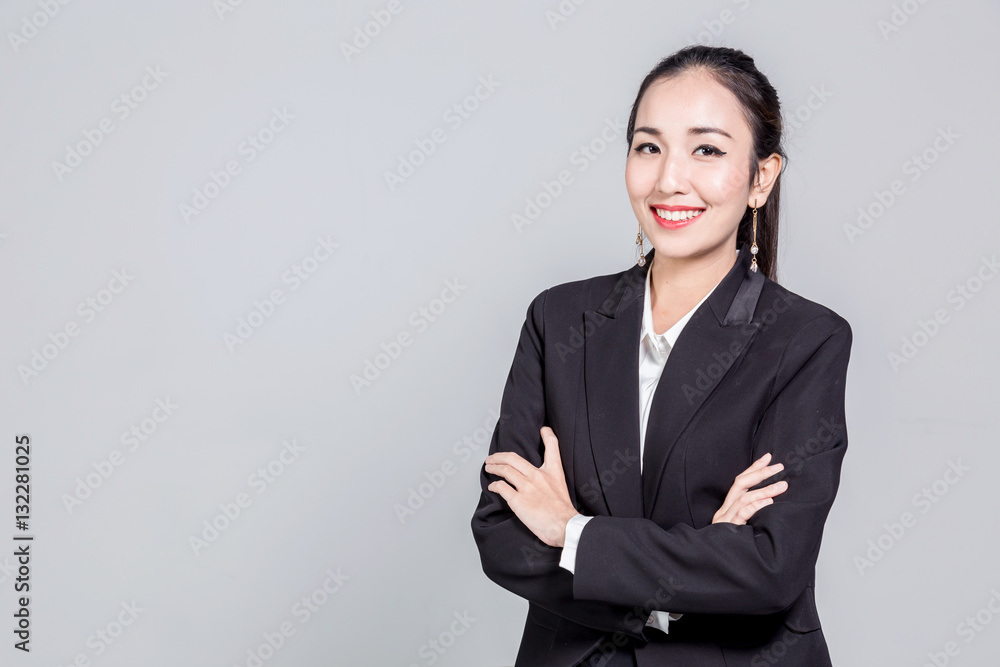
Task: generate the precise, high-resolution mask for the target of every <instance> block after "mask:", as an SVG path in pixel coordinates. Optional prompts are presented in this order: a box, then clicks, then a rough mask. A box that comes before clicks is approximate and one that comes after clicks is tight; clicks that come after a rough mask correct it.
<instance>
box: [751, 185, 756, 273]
mask: <svg viewBox="0 0 1000 667" xmlns="http://www.w3.org/2000/svg"><path fill="white" fill-rule="evenodd" d="M750 255H751V256H752V257H753V260H751V262H750V270H751V271H756V270H757V200H756V199H754V200H753V243H752V244H751V245H750Z"/></svg>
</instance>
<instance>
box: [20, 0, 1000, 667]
mask: <svg viewBox="0 0 1000 667" xmlns="http://www.w3.org/2000/svg"><path fill="white" fill-rule="evenodd" d="M998 27H1000V6H998V5H997V3H996V2H992V1H986V0H978V1H976V0H960V1H955V2H918V1H917V0H905V1H897V2H888V1H879V2H860V1H857V0H852V1H849V2H840V3H803V2H793V1H792V0H769V1H768V2H761V1H759V0H738V1H730V0H712V1H711V2H698V3H694V2H689V3H680V2H652V1H642V2H639V1H635V2H615V3H612V2H606V1H603V2H602V1H598V0H589V1H587V2H580V1H579V0H577V1H575V2H574V1H573V0H564V1H563V2H558V1H557V0H549V1H539V2H528V1H520V2H492V3H473V2H458V1H456V0H453V1H450V2H445V1H441V0H439V1H433V0H424V1H420V2H415V1H412V0H398V2H388V1H386V2H382V1H375V2H337V3H330V2H319V1H316V0H313V1H309V0H298V1H287V2H262V1H260V0H246V1H244V2H239V1H238V0H220V1H217V2H212V1H211V0H199V1H197V2H194V1H190V0H189V1H182V2H158V3H153V2H122V1H119V2H104V3H94V2H85V1H83V0H80V1H78V2H67V3H66V4H63V3H62V2H60V1H59V0H9V1H8V2H5V3H3V5H2V7H0V36H2V43H0V281H2V290H0V318H2V322H3V325H2V327H0V391H2V400H0V420H2V432H0V437H2V440H3V446H2V447H0V471H2V475H0V498H3V499H5V501H4V503H2V504H0V515H2V516H3V517H4V518H3V520H2V521H0V525H3V526H5V528H4V529H3V530H0V539H2V540H3V542H4V546H3V547H2V549H0V554H2V555H0V566H2V567H0V611H2V614H0V616H2V618H4V619H6V621H4V622H3V624H2V625H0V630H2V636H3V637H5V640H4V645H3V646H2V648H0V651H2V655H3V656H4V657H2V658H0V662H2V663H3V664H5V665H7V664H10V665H46V666H54V665H60V666H63V665H69V664H72V663H73V662H74V661H76V662H77V664H80V665H84V664H93V665H100V666H101V667H112V666H119V665H122V666H124V665H148V666H164V667H165V666H167V665H177V664H196V665H226V666H228V665H241V666H247V667H252V666H253V665H260V664H264V665H268V667H270V666H272V665H273V666H279V665H379V666H381V665H386V666H389V665H401V666H411V665H418V666H423V665H445V666H450V665H454V666H462V667H500V666H502V665H511V664H513V662H514V656H515V654H516V651H517V646H518V642H519V639H520V634H521V629H522V627H523V623H524V615H525V612H526V610H527V603H526V601H525V600H523V599H519V598H517V597H515V596H514V595H512V594H510V593H508V592H507V591H505V590H503V589H501V588H500V587H498V586H496V585H494V584H493V583H492V582H491V581H489V580H488V579H487V578H486V577H485V575H483V573H482V570H481V567H480V562H479V554H478V552H477V550H476V547H475V543H474V541H473V539H472V533H471V530H470V528H469V521H470V519H471V516H472V512H473V510H474V509H475V506H476V504H477V500H478V496H479V492H480V489H479V479H478V475H479V468H480V465H481V464H482V459H483V458H484V457H485V455H486V448H487V447H488V441H489V436H490V435H491V434H492V426H493V424H494V423H495V417H494V416H493V415H494V414H495V412H496V410H497V409H498V408H499V404H500V397H501V392H502V389H503V385H504V381H505V379H506V375H507V371H508V369H509V367H510V363H511V360H512V358H513V354H514V349H515V346H516V342H517V335H518V331H519V329H520V327H521V324H522V323H523V321H524V316H525V311H526V308H527V305H528V303H529V302H530V300H531V299H532V298H533V297H534V296H535V295H536V294H538V293H539V292H540V291H542V290H543V289H545V288H547V287H550V286H552V285H555V284H558V283H561V282H566V281H570V280H578V279H582V278H587V277H591V276H596V275H601V274H607V273H614V272H618V271H622V270H625V269H627V268H628V267H629V266H630V265H631V264H632V262H634V261H635V245H634V240H635V235H636V228H637V225H636V221H635V216H634V214H633V212H632V210H631V208H630V206H629V202H628V198H627V195H626V191H625V185H624V160H625V155H626V152H627V145H626V142H625V136H624V125H625V123H626V121H627V119H628V115H629V110H630V106H631V104H632V101H633V99H634V96H635V94H636V91H637V89H638V85H639V83H640V82H641V80H642V78H643V77H644V76H645V74H646V72H648V71H649V70H650V69H651V68H652V67H653V66H654V65H655V64H656V62H657V61H658V60H659V59H661V58H662V57H664V56H666V55H668V54H669V53H671V52H673V51H675V50H677V49H679V48H681V47H683V46H685V45H687V44H690V43H695V42H700V43H705V44H713V45H723V46H732V47H736V48H740V49H743V50H744V51H746V52H747V53H749V54H750V55H751V56H753V58H754V59H755V61H756V63H757V65H758V67H759V68H760V69H761V70H762V71H763V72H764V73H765V74H766V75H767V76H768V77H769V79H770V81H771V82H772V83H773V85H774V86H775V87H776V88H777V90H778V92H779V94H780V96H781V100H782V104H783V110H784V115H785V123H786V130H787V133H786V137H785V141H786V149H787V152H788V156H789V163H788V166H787V169H786V171H785V173H784V177H783V187H782V209H783V210H782V216H783V217H782V223H781V224H782V228H781V246H780V256H779V258H778V262H779V276H778V278H779V282H781V283H782V284H784V285H785V286H786V287H788V288H789V289H791V290H792V291H793V292H796V293H798V294H800V295H802V296H804V297H806V298H809V299H811V300H814V301H818V302H819V303H822V304H823V305H825V306H828V307H829V308H832V309H833V310H835V311H836V312H838V313H839V314H841V315H842V316H843V317H845V318H846V319H847V320H848V321H849V322H850V324H851V326H852V328H853V331H854V346H853V351H852V356H851V364H850V370H849V376H848V389H847V415H848V433H849V448H848V454H847V457H846V460H845V463H844V470H843V479H842V485H841V489H840V493H839V495H838V498H837V501H836V503H835V504H834V507H833V511H832V513H831V515H830V518H829V521H828V522H827V526H826V532H825V535H824V541H823V546H822V552H821V554H820V558H819V564H818V571H817V582H816V596H817V600H818V607H819V611H820V615H821V619H822V622H823V627H824V632H825V633H826V636H827V638H828V642H829V645H830V650H831V653H832V655H833V658H834V662H835V663H837V664H840V665H887V664H893V665H895V664H900V665H902V664H907V665H920V664H927V663H930V664H933V663H932V657H931V656H935V655H936V656H937V658H936V659H937V660H939V661H940V660H942V659H946V660H947V662H948V664H962V665H985V664H987V661H988V656H996V655H997V654H998V652H1000V619H996V618H995V616H996V612H997V611H1000V574H997V571H996V567H995V564H996V551H997V547H998V546H1000V537H998V535H997V532H996V529H995V525H996V521H995V517H994V516H993V510H992V508H993V506H994V505H995V502H994V499H995V495H994V492H993V489H994V488H995V470H996V464H997V461H998V458H1000V454H998V451H997V446H996V445H997V435H996V434H997V427H998V426H1000V421H998V410H997V392H996V377H997V370H998V364H997V361H998V353H997V347H996V332H997V327H998V325H1000V319H998V313H1000V310H998V308H997V305H998V295H1000V278H997V275H996V274H997V271H998V270H1000V267H998V265H997V264H996V261H997V260H996V257H997V252H998V246H1000V225H998V222H1000V220H998V217H997V212H996V205H995V202H996V197H997V192H998V190H997V185H996V183H997V177H998V175H1000V173H998V168H997V158H996V156H997V153H998V150H1000V141H998V139H1000V132H998V129H997V110H998V102H1000V94H998V92H997V88H996V86H995V80H996V72H997V71H998V66H1000V46H998V43H1000V42H998V39H997V38H998V36H1000V35H998ZM560 174H562V178H563V180H564V181H565V182H564V183H559V178H560ZM23 434H27V435H29V436H30V439H31V443H32V444H31V450H30V451H31V454H30V458H31V461H30V473H29V474H30V485H31V488H30V507H31V510H30V520H29V522H28V527H27V530H23V531H22V530H18V529H17V527H16V524H15V501H14V498H15V488H14V487H15V477H14V466H15V449H14V447H15V445H14V440H15V437H16V436H18V435H23ZM949 471H950V472H949ZM15 535H22V536H23V535H33V536H34V538H35V539H34V541H33V542H32V552H31V553H32V558H31V563H30V586H31V589H30V612H31V643H30V646H31V652H30V653H28V654H25V653H22V652H21V651H17V650H15V649H14V647H13V644H14V641H15V637H14V634H13V629H14V619H13V613H14V612H15V609H16V607H17V598H18V597H19V596H20V595H21V594H19V593H17V592H16V591H15V588H14V586H15V583H16V579H17V577H18V573H17V569H16V565H17V563H16V562H15V558H14V556H13V550H14V548H15V546H14V545H15V542H14V540H13V537H14V536H15ZM942 656H944V658H942ZM937 664H943V663H940V662H939V663H937Z"/></svg>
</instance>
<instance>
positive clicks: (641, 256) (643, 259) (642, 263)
mask: <svg viewBox="0 0 1000 667" xmlns="http://www.w3.org/2000/svg"><path fill="white" fill-rule="evenodd" d="M635 244H636V245H637V246H639V260H638V262H637V263H638V264H639V266H646V255H645V254H644V253H643V251H642V225H639V233H638V234H636V235H635Z"/></svg>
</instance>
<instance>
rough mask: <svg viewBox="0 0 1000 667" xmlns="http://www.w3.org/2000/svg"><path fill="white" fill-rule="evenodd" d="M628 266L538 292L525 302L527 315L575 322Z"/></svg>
mask: <svg viewBox="0 0 1000 667" xmlns="http://www.w3.org/2000/svg"><path fill="white" fill-rule="evenodd" d="M626 273H628V270H625V271H619V272H617V273H608V274H604V275H599V276H593V277H591V278H583V279H580V280H572V281H568V282H563V283H559V284H556V285H553V286H551V287H548V288H546V289H544V290H542V291H541V292H539V293H538V294H537V295H536V296H535V297H534V298H533V299H532V300H531V304H530V305H529V306H528V316H529V317H530V318H532V319H535V320H536V321H538V322H539V323H541V320H542V318H544V320H546V321H550V322H551V321H569V322H574V323H575V322H579V321H580V318H581V317H582V316H583V314H584V313H586V312H587V311H588V310H596V309H597V308H599V307H600V306H601V305H602V303H604V301H605V300H606V299H607V298H608V296H609V295H611V294H612V293H613V292H614V290H615V287H616V286H618V285H619V284H620V282H621V281H622V279H623V278H624V277H625V274H626Z"/></svg>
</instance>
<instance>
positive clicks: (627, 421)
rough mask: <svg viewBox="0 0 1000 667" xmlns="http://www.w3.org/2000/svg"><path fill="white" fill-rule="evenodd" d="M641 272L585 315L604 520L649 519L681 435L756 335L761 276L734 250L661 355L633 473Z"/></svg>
mask: <svg viewBox="0 0 1000 667" xmlns="http://www.w3.org/2000/svg"><path fill="white" fill-rule="evenodd" d="M654 254H655V250H651V251H650V253H649V254H648V255H647V261H646V266H643V267H640V266H638V265H636V266H634V267H632V268H631V269H629V270H628V271H626V272H625V273H624V274H623V275H622V277H621V278H620V279H619V280H618V282H617V283H616V284H615V286H614V288H613V289H612V290H611V293H610V294H609V295H608V296H607V298H605V300H604V302H603V303H602V304H601V306H600V307H598V308H596V309H593V310H588V311H587V312H586V313H585V314H584V317H585V318H586V322H587V323H589V325H588V326H589V327H590V328H591V330H592V333H591V334H590V335H588V336H586V337H585V343H584V364H585V368H584V378H585V385H586V388H585V389H586V396H587V409H588V417H589V424H590V434H591V447H592V450H593V455H594V460H595V462H596V464H597V470H598V473H599V475H600V480H601V486H602V489H603V491H604V497H605V500H606V501H607V504H608V509H609V511H610V513H611V514H612V515H613V516H631V517H638V516H645V517H649V516H651V514H652V508H653V507H654V505H655V503H656V500H657V494H658V492H659V487H660V480H661V478H662V475H663V471H664V468H665V466H666V463H667V459H668V458H669V455H670V452H671V450H672V449H673V446H674V444H675V443H676V441H677V439H678V437H679V436H680V434H681V432H683V430H684V428H685V427H686V426H687V424H688V422H690V421H691V419H692V418H693V417H694V415H695V413H696V412H697V411H698V409H699V408H700V407H701V405H702V404H703V403H704V402H705V399H706V398H708V396H709V395H710V394H711V393H712V391H713V390H714V388H715V387H716V385H717V384H718V383H719V382H720V381H721V379H722V378H723V377H725V375H726V374H727V372H728V370H729V369H730V368H731V367H732V366H734V365H735V362H736V361H737V360H738V359H739V358H740V357H741V355H742V354H743V352H744V351H745V349H746V347H747V346H748V345H749V343H750V341H752V340H753V338H754V337H755V336H756V334H757V331H758V330H759V328H760V323H759V322H751V321H750V319H751V317H752V315H753V312H754V309H755V308H756V305H757V300H758V298H759V297H760V290H761V288H762V287H763V284H764V276H763V275H761V274H760V273H759V272H754V271H750V270H749V267H750V260H751V257H752V256H751V254H750V249H749V247H748V246H746V244H741V245H740V246H739V253H738V255H737V259H736V263H735V264H734V265H733V268H732V269H730V271H729V273H728V274H726V276H725V277H724V278H723V279H722V281H721V282H720V283H719V285H718V286H717V287H716V288H715V290H714V291H713V292H712V294H711V295H710V296H709V297H708V299H706V300H705V302H704V303H702V305H701V306H700V307H699V308H698V309H697V310H696V311H695V312H694V314H693V315H692V316H691V319H690V320H688V323H687V324H686V325H685V326H684V329H683V330H682V331H681V334H680V336H679V337H678V338H677V341H676V344H675V345H674V347H673V349H672V350H671V352H670V356H669V357H667V363H666V365H665V366H664V368H663V374H662V375H661V376H660V381H659V382H658V383H657V387H656V391H655V392H654V393H653V399H652V404H651V406H650V413H649V422H648V424H647V428H646V443H645V447H644V452H643V459H642V471H641V474H640V470H639V466H638V465H626V466H624V472H618V470H619V469H620V468H621V467H622V466H621V465H620V464H619V465H616V462H620V461H622V460H624V461H638V457H639V335H640V333H641V331H642V304H643V298H642V297H643V294H644V291H645V280H646V271H648V270H649V267H650V266H651V265H652V258H653V256H654Z"/></svg>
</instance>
